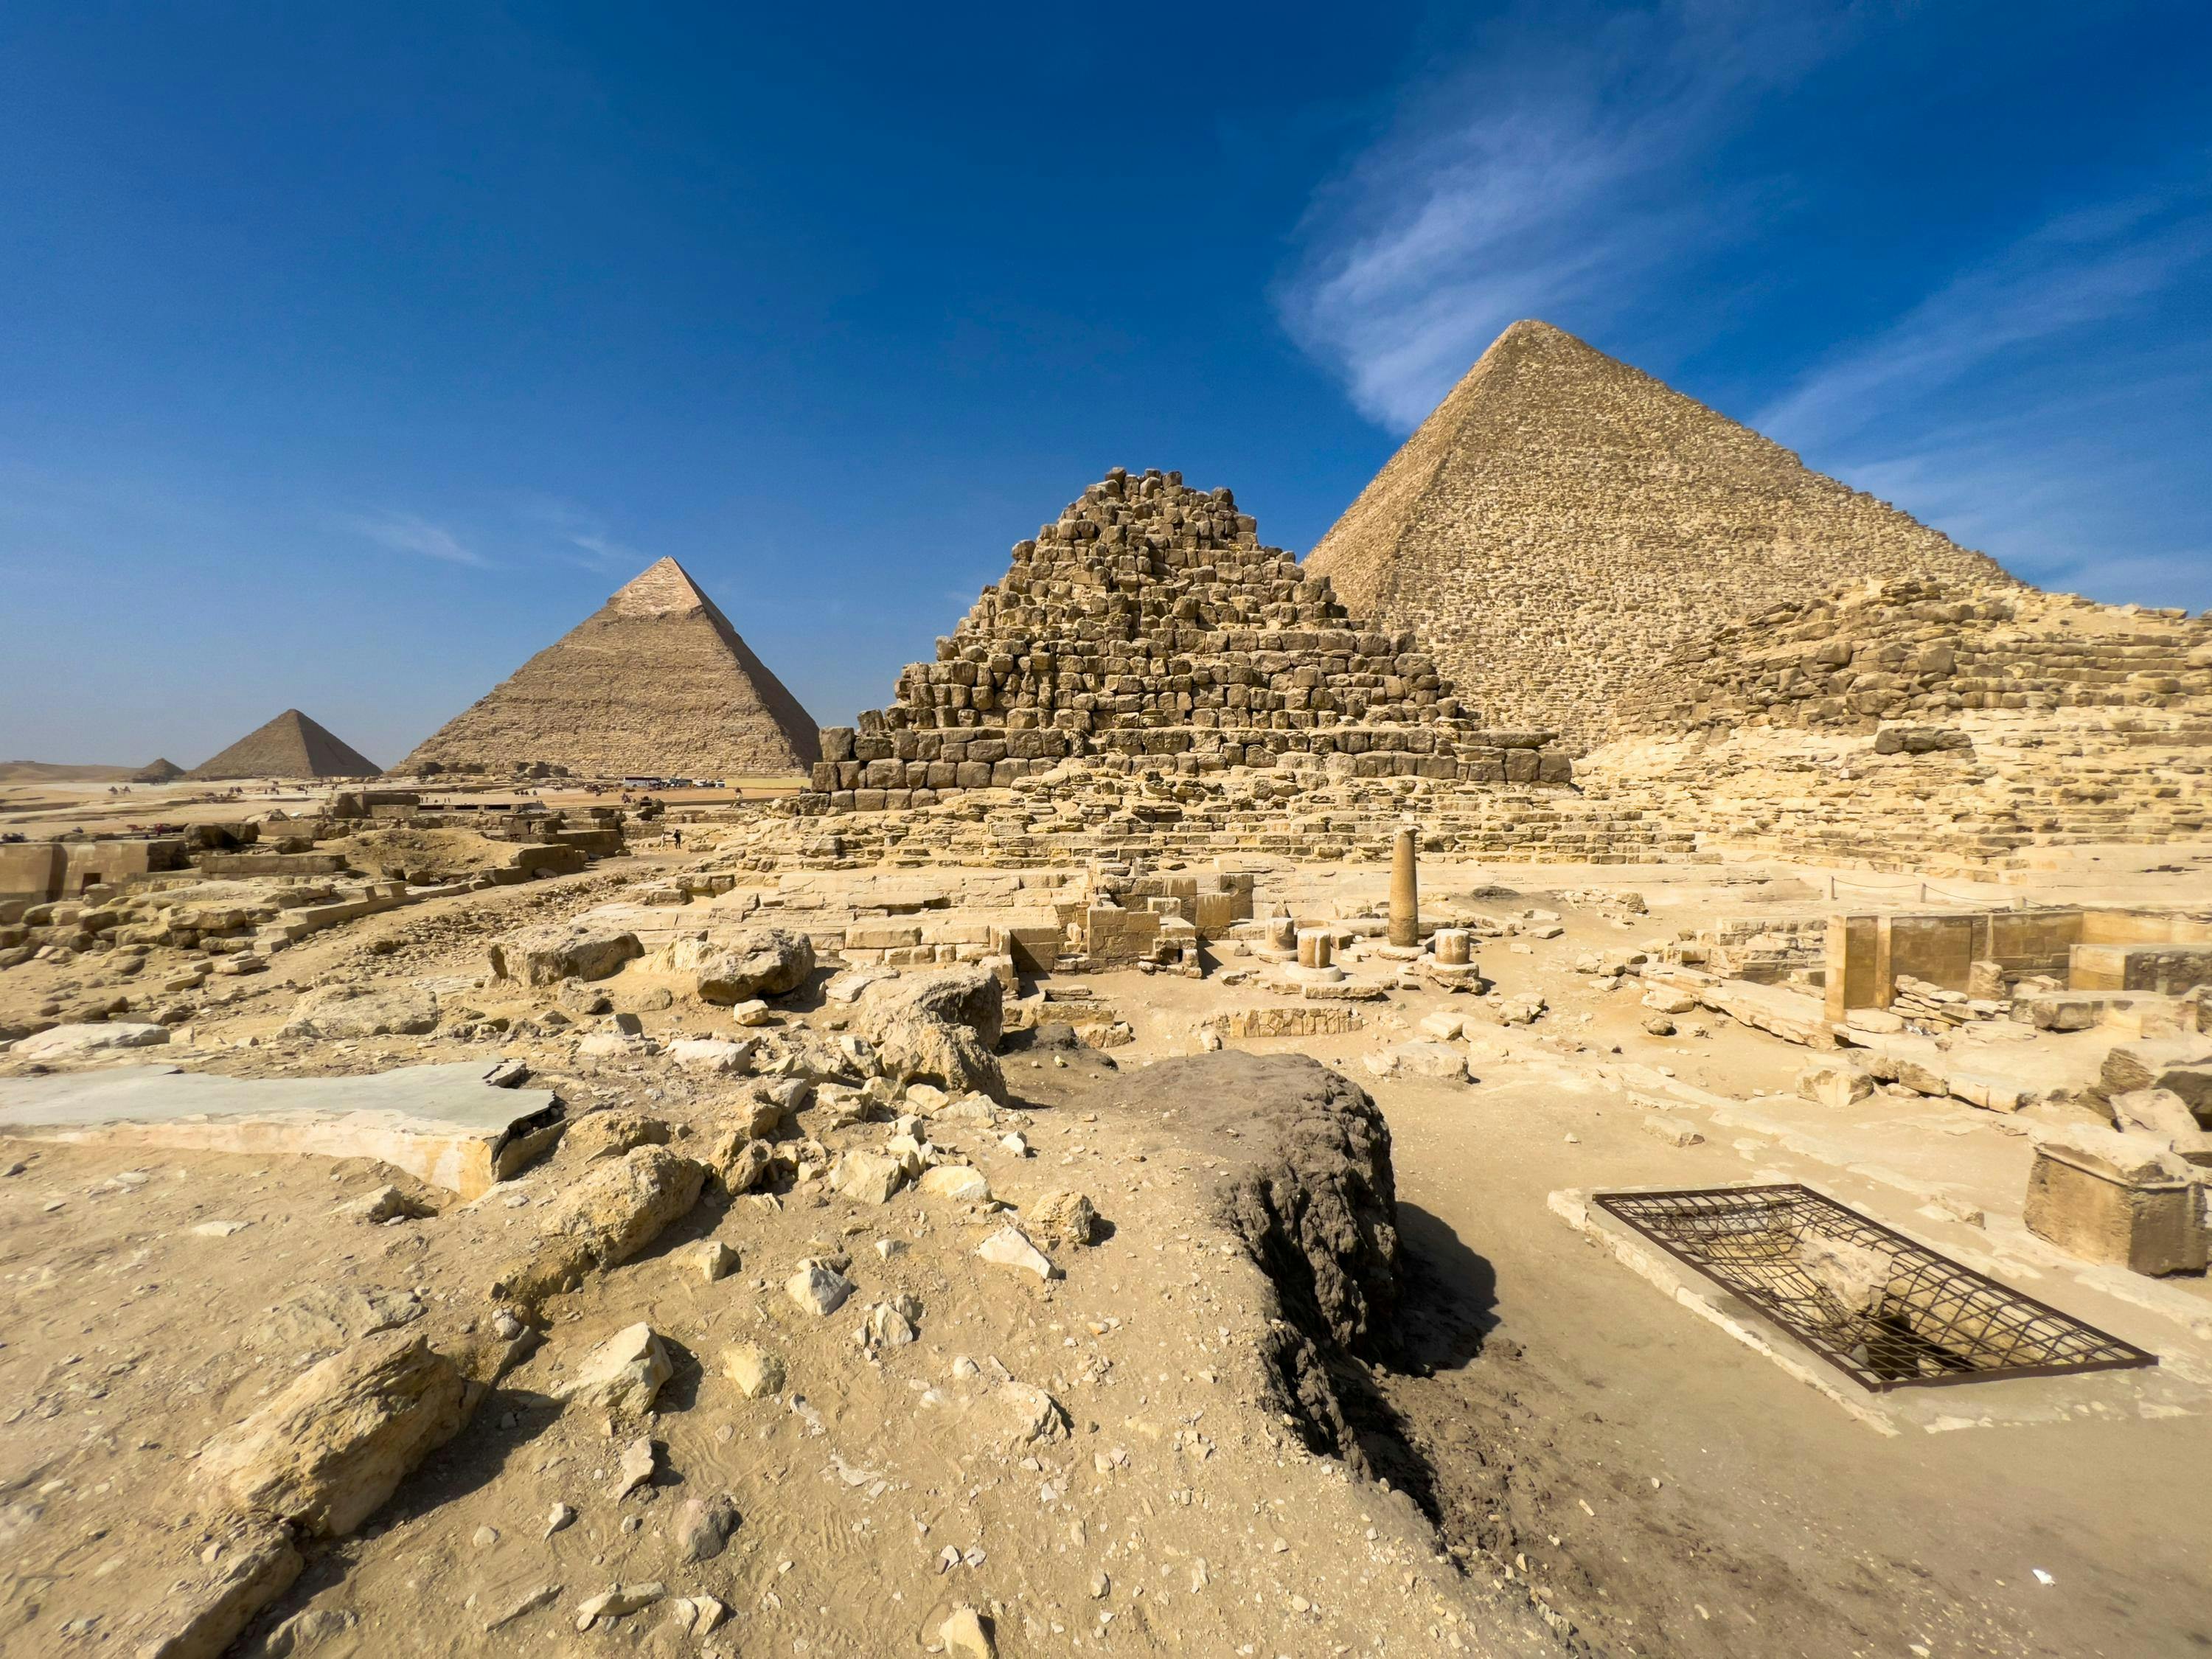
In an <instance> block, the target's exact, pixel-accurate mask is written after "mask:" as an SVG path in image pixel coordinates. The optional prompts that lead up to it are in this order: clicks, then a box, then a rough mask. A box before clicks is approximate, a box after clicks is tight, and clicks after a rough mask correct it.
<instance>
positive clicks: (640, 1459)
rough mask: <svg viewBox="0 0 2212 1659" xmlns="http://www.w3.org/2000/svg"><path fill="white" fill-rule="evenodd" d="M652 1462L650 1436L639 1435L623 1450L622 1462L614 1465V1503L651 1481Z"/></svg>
mask: <svg viewBox="0 0 2212 1659" xmlns="http://www.w3.org/2000/svg"><path fill="white" fill-rule="evenodd" d="M654 1462H655V1460H654V1457H653V1440H652V1437H650V1436H647V1435H642V1434H641V1435H640V1436H638V1437H637V1438H636V1439H635V1440H633V1441H631V1442H630V1443H629V1444H628V1445H627V1446H624V1447H623V1453H622V1461H621V1462H618V1463H617V1464H616V1465H615V1489H614V1500H615V1502H616V1503H617V1504H619V1503H621V1502H622V1500H623V1498H627V1497H629V1495H630V1494H631V1493H632V1492H635V1491H636V1490H637V1489H638V1488H639V1487H640V1486H644V1485H646V1484H647V1482H649V1481H650V1480H652V1479H653V1468H654Z"/></svg>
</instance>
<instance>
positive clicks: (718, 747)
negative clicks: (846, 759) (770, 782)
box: [392, 559, 822, 778]
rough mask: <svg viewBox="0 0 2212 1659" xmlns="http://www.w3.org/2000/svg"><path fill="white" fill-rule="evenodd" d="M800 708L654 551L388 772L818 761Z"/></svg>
mask: <svg viewBox="0 0 2212 1659" xmlns="http://www.w3.org/2000/svg"><path fill="white" fill-rule="evenodd" d="M821 753H822V750H821V739H820V737H819V734H818V733H817V730H816V727H815V724H814V719H813V716H811V714H808V713H807V712H806V710H805V709H804V708H801V707H799V699H798V698H796V697H794V696H792V695H791V693H790V692H789V691H787V690H785V689H784V685H783V682H782V681H781V680H779V679H778V678H776V677H775V675H774V674H772V673H770V672H769V670H768V667H767V665H765V664H763V662H762V661H761V659H759V658H758V657H757V656H755V655H754V654H753V653H752V649H751V647H749V646H748V645H746V643H745V642H744V640H742V639H740V638H739V637H738V630H737V629H734V628H732V627H731V626H730V621H729V618H728V617H725V616H724V615H723V614H722V613H721V612H720V611H719V610H717V609H716V608H715V606H714V601H713V600H712V599H708V597H707V596H706V595H705V594H704V593H702V592H700V591H699V586H698V584H697V583H696V582H694V581H693V580H691V578H690V575H689V574H687V573H686V572H685V570H684V567H683V566H682V565H680V564H678V563H677V562H676V561H675V560H673V559H662V560H660V561H659V562H658V563H656V564H653V565H652V566H651V567H649V568H647V569H646V570H645V571H644V572H643V573H641V574H640V575H639V576H638V577H637V578H636V579H635V580H633V581H631V582H630V584H629V586H626V587H624V588H623V589H622V591H621V592H618V593H617V594H616V595H615V596H614V597H613V598H612V599H609V600H608V601H607V602H606V604H605V605H603V606H601V607H600V608H599V611H596V612H594V613H593V614H592V615H591V616H590V617H586V618H585V619H584V620H583V621H582V622H581V623H578V624H577V625H576V626H575V627H574V628H573V629H570V630H569V631H568V633H566V634H564V635H562V636H561V637H560V639H558V640H556V641H555V642H554V643H553V644H551V645H550V646H548V647H546V648H545V649H544V650H543V651H541V652H539V653H538V654H537V655H536V656H534V657H532V659H530V660H529V661H528V662H526V663H525V664H523V665H522V666H521V667H520V668H518V669H517V670H515V671H514V672H513V675H511V676H510V677H509V678H507V679H505V680H503V681H501V683H500V684H498V685H496V686H494V687H493V688H492V689H491V690H490V691H489V692H487V693H486V694H485V695H484V696H482V697H480V698H478V699H477V701H476V702H474V703H472V704H471V705H470V706H469V707H468V708H465V709H464V710H462V712H461V713H460V714H457V715H455V716H454V717H453V719H452V720H448V721H447V723H446V724H445V725H444V726H441V727H440V728H439V729H438V730H437V731H436V732H435V733H433V734H432V735H431V736H430V737H429V738H428V739H426V740H425V741H424V742H423V743H422V744H421V745H420V746H418V747H417V748H416V750H415V751H414V753H412V754H410V755H409V756H408V757H407V758H406V759H405V760H403V761H402V762H400V763H399V764H398V765H397V766H395V767H393V768H392V772H393V773H394V774H395V775H406V774H409V773H419V772H421V771H422V769H424V767H425V766H426V765H435V767H437V768H441V769H451V770H459V771H482V772H489V773H491V774H493V775H502V776H503V775H512V774H513V772H515V771H516V770H518V769H523V768H527V767H532V766H537V765H540V764H544V765H548V766H560V767H565V768H567V769H568V770H569V771H570V772H572V773H574V774H575V775H578V776H580V777H591V778H617V777H626V776H638V775H644V776H653V777H708V778H720V777H732V776H738V775H747V774H756V775H757V774H763V773H781V772H799V771H804V770H805V769H807V768H808V767H810V766H811V765H812V764H813V763H815V762H816V761H817V760H818V759H820V758H821Z"/></svg>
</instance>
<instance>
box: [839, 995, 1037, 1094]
mask: <svg viewBox="0 0 2212 1659" xmlns="http://www.w3.org/2000/svg"><path fill="white" fill-rule="evenodd" d="M1005 999H1006V987H1004V986H1003V985H1002V984H1000V981H999V979H998V976H997V975H994V974H992V973H989V972H987V971H986V970H985V969H981V968H973V967H969V968H956V969H947V970H945V971H944V972H942V973H933V974H925V975H920V976H918V977H915V978H912V979H899V980H892V981H884V982H883V983H881V984H878V985H872V986H870V987H868V990H867V993H866V995H865V996H863V997H862V999H861V1000H860V1003H859V1004H858V1005H857V1007H856V1012H857V1014H858V1016H859V1024H860V1028H861V1030H862V1031H863V1032H864V1033H865V1034H866V1036H867V1038H868V1040H869V1041H870V1042H872V1043H873V1044H874V1045H875V1049H876V1062H877V1065H878V1066H879V1067H880V1068H881V1070H882V1072H883V1074H884V1076H885V1077H888V1078H890V1079H892V1080H893V1081H894V1082H896V1083H901V1084H908V1083H917V1082H920V1083H933V1084H937V1085H941V1086H942V1087H944V1088H945V1089H946V1090H948V1091H951V1092H953V1093H957V1094H966V1093H969V1092H973V1091H981V1092H982V1093H984V1094H987V1095H988V1096H990V1097H991V1098H992V1099H994V1100H997V1101H1004V1100H1005V1099H1006V1078H1005V1075H1004V1073H1001V1072H1000V1068H999V1061H998V1058H997V1056H996V1055H995V1054H994V1053H993V1052H992V1050H993V1049H994V1048H996V1047H997V1046H998V1042H999V1037H1000V1030H1001V1026H1002V1024H1003V1022H1004V1018H1005V1009H1006V1000H1005Z"/></svg>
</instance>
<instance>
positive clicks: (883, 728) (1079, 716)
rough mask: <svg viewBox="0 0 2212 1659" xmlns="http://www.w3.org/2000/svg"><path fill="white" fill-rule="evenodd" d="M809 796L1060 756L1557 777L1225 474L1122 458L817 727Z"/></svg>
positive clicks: (854, 795) (937, 791) (835, 805)
mask: <svg viewBox="0 0 2212 1659" xmlns="http://www.w3.org/2000/svg"><path fill="white" fill-rule="evenodd" d="M822 735H823V758H822V760H821V762H820V763H819V764H817V766H816V767H815V769H814V777H813V783H814V792H813V797H812V800H811V803H810V804H811V807H812V810H816V811H833V812H834V811H862V812H867V811H883V810H892V811H896V810H899V809H902V808H908V807H926V806H932V805H937V804H938V803H939V801H940V800H941V799H945V798H947V797H950V796H954V795H957V794H958V793H962V792H965V791H969V790H978V789H994V788H1004V787H1007V786H1010V785H1018V784H1019V783H1021V782H1022V781H1024V780H1025V779H1029V778H1031V777H1034V776H1036V775H1041V774H1046V773H1048V772H1049V771H1050V770H1051V769H1054V768H1056V767H1060V766H1061V765H1062V764H1063V763H1078V762H1085V761H1089V762H1097V763H1119V764H1121V765H1124V766H1126V765H1127V764H1128V763H1132V762H1134V763H1139V764H1140V765H1141V766H1143V767H1145V768H1147V769H1160V768H1162V767H1164V768H1165V769H1168V770H1170V771H1182V772H1186V773H1188V774H1189V775H1194V776H1195V775H1200V774H1206V773H1213V772H1218V771H1220V770H1222V769H1248V768H1259V769H1273V768H1276V767H1278V766H1282V767H1285V768H1287V769H1290V770H1291V771H1292V772H1296V771H1298V770H1300V769H1308V768H1310V769H1316V770H1320V771H1325V772H1328V773H1330V774H1333V775H1338V776H1342V777H1346V778H1367V779H1380V778H1425V779H1429V780H1432V781H1443V782H1452V783H1457V782H1470V783H1484V782H1499V783H1503V782H1509V781H1510V782H1514V783H1527V784H1538V783H1549V784H1564V783H1565V782H1567V781H1569V778H1570V776H1571V768H1570V766H1569V764H1568V762H1567V759H1566V757H1565V755H1564V754H1559V753H1556V752H1552V751H1548V750H1546V748H1545V744H1546V740H1547V736H1548V734H1547V733H1545V732H1541V731H1525V730H1513V731H1501V730H1494V729H1490V728H1486V727H1485V726H1482V725H1481V724H1480V721H1479V720H1477V718H1476V717H1475V714H1474V711H1473V710H1471V709H1468V708H1464V707H1462V704H1461V702H1459V700H1458V698H1457V697H1455V696H1454V695H1453V691H1452V688H1451V686H1450V684H1449V683H1448V682H1447V681H1445V680H1444V679H1443V677H1442V676H1440V675H1439V673H1438V672H1437V664H1436V661H1435V659H1433V658H1432V657H1431V656H1430V655H1429V654H1428V653H1427V652H1426V650H1425V648H1424V647H1423V646H1422V644H1421V642H1420V641H1419V640H1418V639H1417V638H1416V637H1415V635H1413V632H1412V631H1411V630H1409V629H1402V628H1401V629H1386V628H1381V627H1377V626H1376V625H1375V624H1373V623H1369V622H1366V621H1363V620H1360V619H1358V618H1357V617H1354V616H1353V615H1352V613H1351V612H1349V611H1347V610H1346V607H1345V606H1343V605H1340V604H1339V603H1337V599H1336V596H1335V594H1334V592H1332V591H1331V589H1330V586H1329V584H1328V580H1327V579H1325V578H1319V577H1316V576H1314V575H1312V574H1310V573H1307V572H1304V571H1302V570H1300V568H1298V565H1297V561H1296V560H1295V559H1293V558H1292V557H1291V555H1289V554H1288V553H1285V551H1283V550H1282V549H1280V548H1275V547H1265V546H1262V545H1261V543H1260V538H1259V534H1258V526H1257V524H1256V522H1255V520H1253V519H1252V518H1251V516H1250V515H1249V514H1247V513H1241V512H1239V511H1238V510H1237V502H1236V499H1235V497H1234V496H1233V495H1231V493H1230V492H1229V491H1228V490H1227V489H1214V490H1211V491H1206V490H1199V489H1191V488H1189V487H1188V486H1187V485H1185V484H1184V483H1183V481H1182V474H1181V473H1179V472H1159V471H1148V472H1146V473H1143V474H1142V475H1139V476H1132V475H1131V474H1130V473H1129V472H1127V471H1126V470H1124V469H1122V468H1120V467H1116V468H1115V469H1114V470H1113V471H1109V473H1108V474H1107V475H1106V477H1105V478H1104V479H1103V480H1102V481H1101V482H1100V483H1095V484H1093V485H1091V487H1090V488H1089V489H1086V490H1085V491H1084V493H1083V495H1082V496H1081V497H1080V498H1079V499H1078V500H1077V501H1073V502H1071V503H1070V504H1069V506H1068V507H1067V508H1066V510H1065V511H1064V512H1062V513H1061V514H1060V517H1059V518H1058V519H1057V520H1054V522H1053V523H1050V524H1048V525H1045V526H1042V528H1040V529H1039V530H1038V532H1037V533H1036V537H1035V538H1034V539H1031V540H1027V541H1023V542H1018V543H1017V544H1015V546H1014V549H1013V557H1012V568H1011V569H1010V570H1009V571H1008V572H1007V574H1006V576H1005V577H1004V578H1003V579H1002V580H1000V581H998V582H995V583H994V584H993V585H992V586H989V587H987V588H986V589H985V590H984V591H983V593H982V595H981V598H980V599H977V600H976V602H975V606H974V608H973V609H971V610H970V611H969V613H968V615H967V617H965V618H964V619H963V621H962V622H961V623H960V625H959V626H958V628H957V629H956V630H955V631H954V632H953V633H952V634H951V635H949V636H947V637H946V638H944V639H940V640H939V641H938V642H937V655H936V659H935V660H933V661H930V662H920V663H915V664H914V665H911V666H910V667H908V669H907V670H906V671H905V672H904V673H903V674H902V675H901V676H900V678H899V682H898V690H897V696H896V699H895V700H894V701H893V702H892V703H891V704H890V707H888V708H883V709H879V710H876V711H872V712H871V713H870V714H865V715H863V716H862V717H861V720H860V726H858V727H857V728H842V727H841V728H836V729H833V730H830V731H827V732H823V734H822Z"/></svg>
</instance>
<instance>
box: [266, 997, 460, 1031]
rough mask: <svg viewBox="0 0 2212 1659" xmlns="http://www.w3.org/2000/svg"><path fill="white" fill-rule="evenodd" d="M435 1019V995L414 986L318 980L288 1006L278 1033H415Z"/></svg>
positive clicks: (426, 1028)
mask: <svg viewBox="0 0 2212 1659" xmlns="http://www.w3.org/2000/svg"><path fill="white" fill-rule="evenodd" d="M437 1024H438V999H437V997H436V995H435V994H433V993H432V992H430V991H428V990H427V989H422V988H420V987H416V986H411V985H403V986H392V987H370V986H359V985H319V986H317V987H315V988H314V989H313V990H312V991H310V992H308V993H307V994H306V995H305V996H303V997H301V999H300V1000H299V1001H297V1002H295V1003H294V1004H293V1005H292V1016H291V1018H289V1019H288V1020H287V1021H286V1022H285V1023H284V1030H283V1036H295V1037H325V1038H332V1039H336V1038H347V1037H369V1036H392V1035H394V1034H397V1035H400V1036H421V1035H422V1033H423V1032H425V1031H430V1030H435V1029H436V1028H437Z"/></svg>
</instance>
